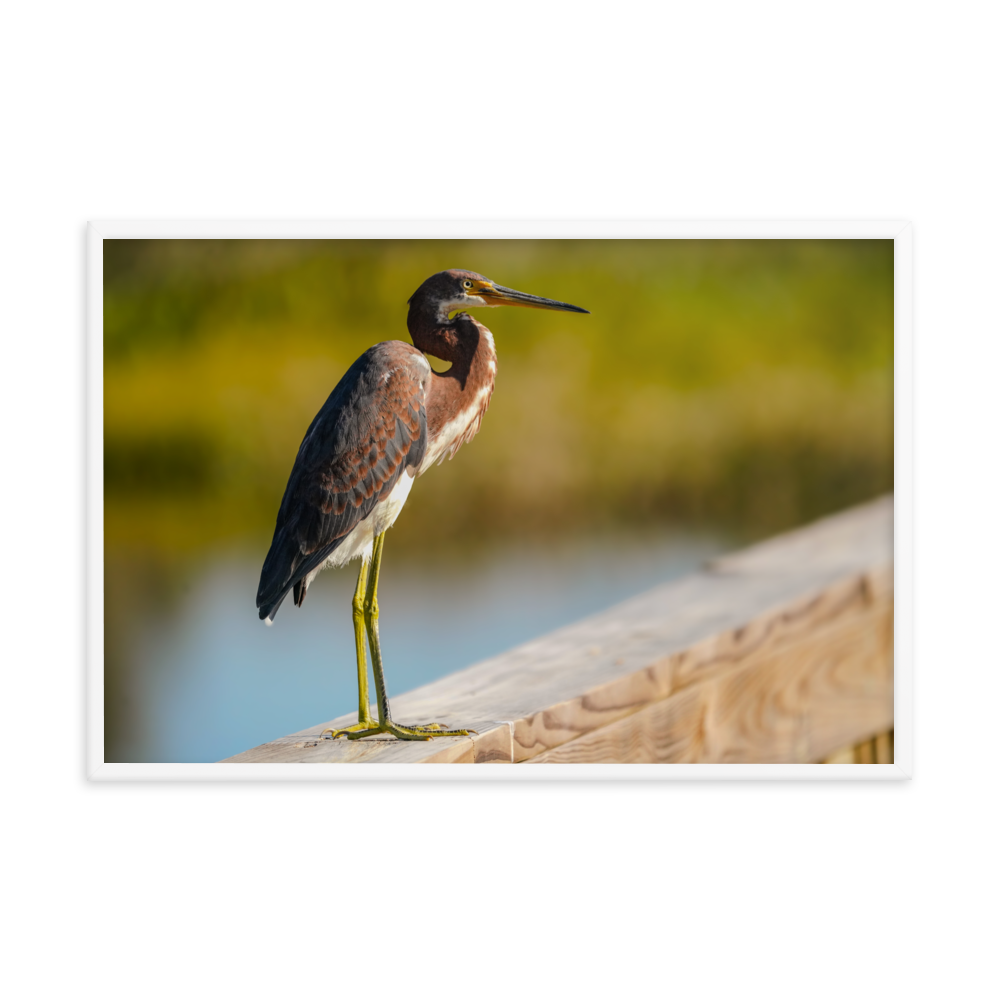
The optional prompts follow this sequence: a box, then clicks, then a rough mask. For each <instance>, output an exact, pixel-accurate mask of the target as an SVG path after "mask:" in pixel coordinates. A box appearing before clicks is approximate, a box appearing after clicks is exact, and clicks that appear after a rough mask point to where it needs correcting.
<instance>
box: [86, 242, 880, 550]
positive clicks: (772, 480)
mask: <svg viewBox="0 0 1000 1000" xmlns="http://www.w3.org/2000/svg"><path fill="white" fill-rule="evenodd" d="M104 246H105V251H104V289H105V295H104V315H105V328H104V350H105V364H104V412H105V488H106V494H105V497H106V500H105V515H106V516H105V529H106V538H107V541H108V544H109V545H112V546H124V547H127V548H132V547H133V546H136V545H138V546H141V547H143V548H146V549H149V548H151V549H154V550H159V551H161V552H164V553H166V552H180V551H195V550H200V549H204V548H206V547H214V546H215V545H217V544H219V543H225V542H237V541H246V542H248V543H250V544H252V545H254V546H256V547H257V548H259V549H260V552H261V556H263V553H264V552H265V551H266V549H267V545H268V543H269V542H270V534H271V530H272V529H273V524H274V517H275V514H276V512H277V508H278V503H279V501H280V498H281V494H282V491H283V489H284V485H285V481H286V479H287V476H288V473H289V471H290V469H291V465H292V461H293V459H294V457H295V453H296V450H297V448H298V445H299V442H300V440H301V438H302V435H303V433H304V432H305V429H306V427H307V426H308V424H309V421H310V420H311V419H312V417H313V415H314V414H315V413H316V411H317V410H318V409H319V407H320V406H321V405H322V403H323V401H324V400H325V399H326V397H327V395H328V394H329V392H330V391H331V390H332V389H333V387H334V386H335V385H336V383H337V380H338V379H339V378H340V376H341V375H342V374H343V373H344V371H346V369H347V367H348V366H349V365H350V364H351V362H352V361H353V360H354V359H355V358H356V357H357V356H358V355H359V354H360V353H361V352H362V351H363V350H365V348H367V347H368V346H370V345H371V344H373V343H376V342H377V341H380V340H387V339H401V340H407V339H408V336H407V332H406V300H407V298H408V297H409V296H410V294H411V293H412V292H413V291H414V290H415V289H416V288H417V286H418V285H419V284H420V283H421V282H422V281H423V280H424V278H426V277H427V276H428V275H430V274H432V273H434V272H435V271H439V270H442V269H444V268H447V267H466V268H470V269H472V270H475V271H480V272H481V273H483V274H486V275H488V276H489V277H491V278H494V279H495V280H496V281H498V282H500V283H501V284H504V285H508V286H511V287H514V288H519V289H521V290H523V291H527V292H533V293H536V294H539V295H544V296H549V297H552V298H558V299H562V300H564V301H568V302H573V303H576V304H579V305H582V306H584V307H586V308H588V309H590V310H591V312H592V315H591V316H579V315H571V314H565V313H552V312H536V311H533V310H523V309H500V310H479V311H478V313H477V315H478V317H479V318H480V320H481V321H483V322H485V323H486V324H487V325H488V326H489V327H490V329H491V330H492V331H493V333H494V336H495V338H496V343H497V350H498V354H499V373H498V377H497V385H496V392H495V395H494V397H493V402H492V405H491V407H490V412H489V413H488V414H487V417H486V419H485V420H484V422H483V427H482V431H481V433H480V434H479V436H478V437H477V438H476V440H475V441H474V442H473V443H472V444H470V445H467V446H466V447H464V448H463V449H462V450H461V451H460V452H459V454H458V456H457V457H456V459H455V460H454V461H453V462H451V463H446V464H445V465H444V466H442V467H440V468H438V469H435V470H434V471H433V472H432V473H431V474H429V475H427V476H426V477H424V478H423V479H422V480H421V482H420V484H419V486H418V488H417V489H415V490H414V491H413V493H412V494H411V498H410V501H409V503H408V504H407V509H406V512H405V513H404V515H403V516H402V517H401V518H400V520H399V522H397V526H396V528H394V530H393V536H394V537H393V544H394V545H395V544H405V545H410V546H420V545H424V544H426V542H427V541H428V540H430V541H432V542H434V543H438V544H440V543H445V542H455V543H457V544H463V543H464V542H466V541H467V540H468V539H470V538H473V537H476V538H482V537H484V536H485V537H492V538H503V537H505V536H510V535H513V534H521V535H523V534H525V533H530V532H564V531H565V532H569V531H580V530H584V531H585V530H588V529H590V528H596V527H603V526H609V525H614V524H620V523H629V524H648V523H652V522H656V523H664V522H672V523H678V522H681V523H693V522H699V523H709V524H716V525H720V526H725V527H726V528H727V529H729V530H731V531H736V532H737V533H739V534H742V535H746V536H751V535H756V534H763V533H768V532H771V531H776V530H780V529H782V528H785V527H789V526H792V525H794V524H797V523H801V522H803V521H806V520H809V519H811V518H813V517H815V516H818V515H821V514H823V513H827V512H829V511H832V510H837V509H840V508H842V507H845V506H847V505H849V504H852V503H855V502H858V501H861V500H864V499H867V498H869V497H872V496H875V495H877V494H878V493H881V492H885V491H887V490H890V489H891V488H892V432H893V428H892V360H893V247H892V242H891V241H889V240H860V241H847V240H829V241H826V240H822V241H819V240H809V241H790V240H735V241H719V240H703V241H702V240H565V241H562V240H535V241H514V240H498V241H481V240H467V241H435V240H411V241H406V240H399V241H396V240H389V241H383V240H371V241H366V240H339V241H311V240H225V241H213V240H138V241H132V240H108V241H105V244H104Z"/></svg>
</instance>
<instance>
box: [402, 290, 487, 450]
mask: <svg viewBox="0 0 1000 1000" xmlns="http://www.w3.org/2000/svg"><path fill="white" fill-rule="evenodd" d="M407 327H408V328H409V331H410V337H411V338H412V340H413V345H414V347H416V348H417V349H418V350H420V351H423V352H424V354H430V355H431V356H432V357H435V358H440V359H441V360H442V361H450V362H451V368H449V369H448V371H446V372H442V373H438V372H432V373H431V385H430V387H429V392H428V397H427V430H428V432H429V434H430V436H431V438H432V439H433V438H434V437H435V436H436V435H437V434H438V433H439V432H440V431H441V430H442V428H443V427H445V425H447V424H449V422H451V421H453V420H454V419H455V418H456V417H457V416H459V415H460V414H462V413H464V412H465V411H467V410H472V409H474V410H476V411H478V418H477V420H476V427H477V428H478V420H479V419H481V418H482V414H483V412H485V410H486V407H487V406H488V405H489V401H490V396H491V395H492V393H493V382H494V379H495V378H496V371H497V354H496V348H495V347H494V344H493V335H492V334H491V333H490V331H489V330H488V329H487V328H486V327H485V326H483V324H482V323H480V322H478V321H477V320H475V319H473V318H472V317H471V316H470V315H468V313H459V314H458V315H457V316H455V318H454V319H450V320H449V319H448V317H447V315H446V314H445V315H442V314H441V313H438V312H434V311H431V310H425V309H420V308H413V307H411V308H410V314H409V316H408V317H407Z"/></svg>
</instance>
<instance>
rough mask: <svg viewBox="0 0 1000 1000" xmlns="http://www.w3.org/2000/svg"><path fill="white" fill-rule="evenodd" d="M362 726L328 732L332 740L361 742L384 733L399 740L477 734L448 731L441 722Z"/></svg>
mask: <svg viewBox="0 0 1000 1000" xmlns="http://www.w3.org/2000/svg"><path fill="white" fill-rule="evenodd" d="M360 725H361V723H358V724H357V725H354V726H348V727H347V728H346V729H338V730H337V731H336V732H334V731H333V730H332V729H328V730H327V731H326V732H327V733H332V736H331V739H338V738H339V737H341V736H346V737H347V738H348V739H349V740H360V739H362V738H363V737H365V736H378V735H381V734H383V733H385V734H387V735H389V736H395V737H396V739H397V740H431V739H433V738H434V737H435V736H469V735H471V734H473V733H476V730H475V729H446V728H445V727H444V726H443V725H442V724H441V723H440V722H432V723H430V725H427V726H399V725H397V724H396V723H395V722H386V723H385V724H383V725H379V724H378V723H374V724H372V725H371V726H370V727H369V728H367V729H360V728H359V726H360ZM323 735H324V736H325V735H326V733H324V734H323ZM476 735H477V736H478V735H479V734H478V733H476Z"/></svg>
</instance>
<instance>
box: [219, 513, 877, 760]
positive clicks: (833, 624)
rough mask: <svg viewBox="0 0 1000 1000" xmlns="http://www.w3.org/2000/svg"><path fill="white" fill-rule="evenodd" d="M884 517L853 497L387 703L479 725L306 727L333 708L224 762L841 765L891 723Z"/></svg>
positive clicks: (406, 711) (345, 719) (421, 717)
mask: <svg viewBox="0 0 1000 1000" xmlns="http://www.w3.org/2000/svg"><path fill="white" fill-rule="evenodd" d="M892 517H893V514H892V499H891V498H884V499H881V500H878V501H875V502H873V503H870V504H866V505H865V506H862V507H857V508H854V509H852V510H849V511H846V512H845V513H843V514H839V515H837V516H835V517H831V518H827V519H825V520H823V521H819V522H817V523H816V524H813V525H810V526H809V527H806V528H803V529H800V530H798V531H793V532H791V533H789V534H786V535H782V536H779V537H777V538H774V539H771V540H769V541H767V542H764V543H762V544H759V545H755V546H753V547H751V548H749V549H746V550H744V551H742V552H738V553H736V554H734V555H730V556H726V557H724V558H721V559H717V560H715V561H713V562H711V563H710V564H708V565H707V566H706V567H705V568H704V569H703V570H702V571H701V572H699V573H695V574H694V575H692V576H689V577H687V578H685V579H683V580H680V581H677V582H675V583H668V584H664V585H662V586H659V587H656V588H655V589H653V590H650V591H648V592H647V593H645V594H641V595H640V596H638V597H635V598H632V599H631V600H628V601H626V602H624V603H623V604H619V605H617V606H616V607H613V608H610V609H609V610H607V611H605V612H602V613H601V614H597V615H594V616H592V617H590V618H586V619H584V620H583V621H580V622H577V623H576V624H574V625H570V626H567V627H566V628H562V629H559V630H558V631H556V632H553V633H551V634H550V635H546V636H543V637H542V638H540V639H536V640H534V641H532V642H528V643H525V644H524V645H522V646H518V647H517V648H516V649H512V650H510V651H509V652H507V653H504V654H503V655H501V656H497V657H494V658H493V659H490V660H486V661H484V662H482V663H479V664H476V665H475V666H472V667H469V668H467V669H465V670H460V671H458V672H457V673H454V674H451V675H450V676H448V677H444V678H442V679H441V680H438V681H435V682H434V683H432V684H428V685H426V686H425V687H421V688H417V689H416V690H414V691H411V692H409V693H408V694H403V695H399V696H397V697H394V698H393V699H392V709H393V716H394V717H396V718H399V719H401V720H405V721H406V722H407V723H411V724H412V723H426V722H431V721H438V722H443V723H445V724H446V725H447V726H449V727H455V728H458V727H463V728H473V729H476V730H478V735H475V736H469V737H449V738H439V739H435V740H433V741H429V742H416V743H410V742H397V741H396V740H394V739H391V738H385V739H381V738H374V737H369V738H367V739H364V740H359V741H356V742H348V741H347V740H344V739H341V740H336V741H334V740H329V739H322V738H321V737H320V734H321V733H322V732H323V730H325V729H328V728H331V727H333V728H337V727H338V726H342V725H346V724H349V723H351V722H353V721H355V719H354V718H352V717H351V716H341V717H340V718H338V719H333V720H330V721H327V722H323V723H320V724H319V725H317V726H313V727H312V728H311V729H306V730H304V731H302V732H300V733H295V734H294V735H292V736H286V737H284V738H282V739H279V740H275V741H273V742H271V743H264V744H262V745H261V746H258V747H255V748H253V749H252V750H247V751H246V752H245V753H241V754H239V755H238V756H236V757H231V758H230V761H231V762H233V763H267V762H274V763H282V762H303V763H308V762H315V763H328V762H329V763H337V762H339V763H364V762H377V763H405V762H423V763H455V762H461V763H476V764H489V763H510V764H513V763H566V764H571V763H615V762H618V763H633V762H636V763H815V762H822V761H824V760H828V759H829V760H831V761H834V760H836V761H837V762H841V761H844V760H847V759H848V755H847V753H846V752H845V751H844V748H849V747H852V746H856V745H859V744H860V745H864V744H865V742H866V741H877V740H881V741H882V742H881V743H878V746H882V744H883V743H885V741H886V739H887V737H886V736H885V735H880V734H886V733H888V732H889V731H890V730H891V729H892V727H893V657H892V649H893V539H892ZM875 745H876V744H875V743H873V744H872V746H873V747H874V746H875ZM885 745H887V746H891V744H889V743H885ZM851 759H854V760H859V759H860V760H866V759H867V758H866V757H865V756H864V753H862V754H861V756H860V758H859V756H858V753H854V754H853V757H852V758H851ZM871 759H873V760H875V759H878V760H880V761H881V760H885V756H884V749H883V750H882V751H881V752H880V753H879V754H876V752H875V751H874V750H873V751H872V758H871Z"/></svg>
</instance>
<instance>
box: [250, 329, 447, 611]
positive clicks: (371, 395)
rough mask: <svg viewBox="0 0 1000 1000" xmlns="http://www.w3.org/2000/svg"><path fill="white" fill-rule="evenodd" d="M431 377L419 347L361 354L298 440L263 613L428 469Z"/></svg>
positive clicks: (396, 345)
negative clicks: (407, 479)
mask: <svg viewBox="0 0 1000 1000" xmlns="http://www.w3.org/2000/svg"><path fill="white" fill-rule="evenodd" d="M429 379H430V365H429V364H428V363H427V359H426V358H425V357H424V356H423V355H422V354H421V353H420V352H419V351H417V350H416V349H415V348H414V347H411V346H410V345H409V344H404V343H402V342H400V341H388V342H386V343H383V344H376V345H375V347H372V348H370V349H369V350H367V351H366V352H365V353H364V354H362V355H361V357H360V358H358V360H357V361H356V362H355V363H354V364H353V365H352V366H351V367H350V369H349V370H348V371H347V374H346V375H344V377H343V378H342V379H341V380H340V382H339V383H338V385H337V387H336V389H334V390H333V392H332V393H331V394H330V397H329V399H327V401H326V403H324V405H323V408H322V409H321V410H320V411H319V413H318V414H317V415H316V418H315V419H314V420H313V422H312V424H311V425H310V426H309V430H308V431H306V436H305V438H303V440H302V444H301V445H300V446H299V452H298V455H297V456H296V458H295V464H294V466H293V467H292V473H291V475H290V476H289V479H288V485H287V487H286V488H285V495H284V498H283V499H282V501H281V507H280V508H279V510H278V518H277V523H276V525H275V529H274V538H273V540H272V542H271V549H270V551H269V552H268V554H267V558H266V559H265V560H264V568H263V570H262V572H261V578H260V588H259V589H258V591H257V607H258V609H259V610H260V616H261V618H269V617H272V616H273V614H274V612H275V611H276V610H277V607H278V605H279V604H280V603H281V601H282V600H283V599H284V597H285V595H286V594H287V593H288V591H289V590H290V589H291V588H292V587H293V586H294V585H295V584H296V583H297V582H298V581H299V580H302V579H303V578H304V577H305V576H307V575H308V574H309V573H310V572H312V570H314V569H316V568H317V567H318V566H321V565H322V564H323V563H324V562H325V561H326V559H327V558H328V557H329V555H330V554H331V553H332V552H333V550H334V549H335V548H336V547H337V546H338V545H339V544H340V543H341V542H342V541H343V540H344V539H345V538H346V537H347V536H348V535H349V534H350V533H351V532H352V531H353V530H354V528H355V527H357V525H358V524H359V523H360V522H361V521H363V520H364V519H365V518H366V517H368V515H369V514H370V513H371V512H372V510H374V508H375V505H376V504H377V503H378V502H379V501H380V500H384V499H385V498H386V497H388V495H389V494H390V493H391V492H392V490H393V487H394V486H395V485H396V483H397V481H398V480H399V477H400V476H402V475H406V474H407V472H406V470H407V469H410V468H412V469H413V470H414V471H415V470H416V469H418V468H419V467H420V463H421V461H422V460H423V456H424V452H425V450H426V447H427V416H426V413H425V410H424V401H425V391H426V385H427V382H428V380H429ZM411 474H412V473H411Z"/></svg>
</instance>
